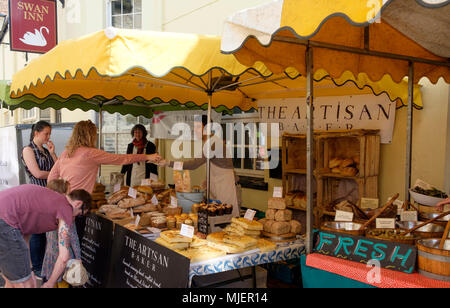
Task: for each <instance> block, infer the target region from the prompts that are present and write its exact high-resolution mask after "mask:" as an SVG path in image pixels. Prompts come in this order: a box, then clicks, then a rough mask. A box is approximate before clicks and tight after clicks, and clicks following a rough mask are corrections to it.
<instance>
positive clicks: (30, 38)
mask: <svg viewBox="0 0 450 308" xmlns="http://www.w3.org/2000/svg"><path fill="white" fill-rule="evenodd" d="M42 30H46V31H47V35H48V34H50V30H48V28H47V27H41V28H40V29H39V30H38V29H34V33H32V32H27V33H25V34H24V35H23V38H20V39H19V40H20V41H21V42H22V43H24V44H26V45H31V46H39V47H44V46H47V40H46V39H45V37H44V35H43V34H42Z"/></svg>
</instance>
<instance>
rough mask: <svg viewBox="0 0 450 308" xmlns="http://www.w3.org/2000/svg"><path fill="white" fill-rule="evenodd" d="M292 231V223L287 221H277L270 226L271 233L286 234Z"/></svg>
mask: <svg viewBox="0 0 450 308" xmlns="http://www.w3.org/2000/svg"><path fill="white" fill-rule="evenodd" d="M290 231H291V224H290V223H289V222H285V221H275V222H274V223H273V224H272V226H271V228H270V233H273V234H276V235H280V234H286V233H289V232H290Z"/></svg>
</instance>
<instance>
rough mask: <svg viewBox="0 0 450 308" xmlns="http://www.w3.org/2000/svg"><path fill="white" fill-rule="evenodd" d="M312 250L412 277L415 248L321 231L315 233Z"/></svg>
mask: <svg viewBox="0 0 450 308" xmlns="http://www.w3.org/2000/svg"><path fill="white" fill-rule="evenodd" d="M314 250H315V252H317V253H320V254H323V255H327V256H331V257H336V258H341V259H345V260H350V261H355V262H359V263H366V264H367V263H368V262H369V261H370V260H375V261H378V262H379V263H380V266H381V267H382V268H386V269H390V270H395V271H399V272H404V273H412V272H414V270H415V268H416V260H417V248H416V247H415V246H411V245H406V244H400V243H394V242H389V241H383V240H378V239H372V238H367V237H362V236H354V235H349V234H344V233H337V232H328V231H320V232H317V233H316V237H315V244H314Z"/></svg>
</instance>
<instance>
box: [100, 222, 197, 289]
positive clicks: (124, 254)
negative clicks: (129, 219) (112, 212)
mask: <svg viewBox="0 0 450 308" xmlns="http://www.w3.org/2000/svg"><path fill="white" fill-rule="evenodd" d="M111 262H112V274H111V278H110V283H109V284H108V286H109V287H110V288H186V287H187V285H188V276H189V267H190V261H189V259H188V258H186V257H184V256H182V255H180V254H178V253H176V252H175V251H173V250H170V249H168V248H166V247H163V246H161V245H159V244H157V243H155V242H153V241H151V240H149V239H147V238H145V237H143V236H142V235H140V234H138V233H136V232H133V231H131V230H128V229H126V228H124V227H122V226H119V225H116V228H115V230H114V240H113V248H112V258H111Z"/></svg>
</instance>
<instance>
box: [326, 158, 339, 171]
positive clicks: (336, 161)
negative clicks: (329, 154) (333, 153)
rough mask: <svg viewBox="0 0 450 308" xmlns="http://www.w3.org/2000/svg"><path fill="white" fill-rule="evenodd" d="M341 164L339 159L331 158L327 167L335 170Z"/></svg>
mask: <svg viewBox="0 0 450 308" xmlns="http://www.w3.org/2000/svg"><path fill="white" fill-rule="evenodd" d="M341 163H342V159H341V158H337V157H335V158H332V159H331V160H330V161H329V163H328V167H329V168H330V169H333V168H337V167H339V166H340V164H341Z"/></svg>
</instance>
